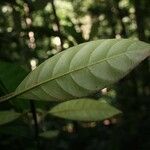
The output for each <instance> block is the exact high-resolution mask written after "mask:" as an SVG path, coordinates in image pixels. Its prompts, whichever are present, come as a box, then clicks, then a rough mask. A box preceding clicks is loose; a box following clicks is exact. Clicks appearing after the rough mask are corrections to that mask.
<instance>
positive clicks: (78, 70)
mask: <svg viewBox="0 0 150 150" xmlns="http://www.w3.org/2000/svg"><path fill="white" fill-rule="evenodd" d="M149 54H150V45H149V44H147V43H144V42H141V41H137V40H133V39H119V40H118V39H108V40H97V41H92V42H87V43H83V44H80V45H78V46H74V47H72V48H69V49H68V50H66V51H63V52H61V53H59V54H57V55H55V56H54V57H52V58H50V59H48V60H46V61H45V62H44V63H42V64H41V65H40V66H39V67H37V68H36V69H35V70H34V71H32V72H31V73H30V74H29V75H28V76H27V77H26V78H25V79H24V81H23V82H22V83H21V84H20V85H19V87H18V88H17V90H16V92H15V94H16V95H20V97H22V98H27V99H28V98H30V99H35V100H48V101H51V100H68V99H73V98H76V97H83V96H87V95H89V94H91V93H94V92H95V91H97V90H99V89H102V88H104V87H106V86H109V85H110V84H113V83H115V82H117V81H118V80H120V79H121V78H123V77H124V76H125V75H126V74H127V73H128V72H130V71H131V70H132V69H133V68H134V67H135V66H137V65H138V64H139V63H140V62H141V61H142V60H143V59H145V58H146V57H147V56H149Z"/></svg>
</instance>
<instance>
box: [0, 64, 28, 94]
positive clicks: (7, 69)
mask: <svg viewBox="0 0 150 150" xmlns="http://www.w3.org/2000/svg"><path fill="white" fill-rule="evenodd" d="M27 74H28V73H27V71H25V70H24V69H23V68H22V67H20V66H19V65H15V64H11V63H8V62H4V61H0V85H1V86H3V87H4V88H5V90H7V91H8V92H13V91H14V90H15V89H16V88H17V86H18V85H19V84H20V83H21V81H22V80H23V79H24V78H25V76H26V75H27ZM4 92H6V91H4Z"/></svg>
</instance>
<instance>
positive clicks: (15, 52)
mask: <svg viewBox="0 0 150 150" xmlns="http://www.w3.org/2000/svg"><path fill="white" fill-rule="evenodd" d="M149 8H150V2H149V1H148V0H74V1H72V0H44V1H42V0H13V1H11V0H1V1H0V65H1V64H2V63H1V62H4V61H5V62H7V63H14V64H17V67H18V66H19V65H20V66H22V68H23V69H24V70H26V71H23V72H24V73H25V74H26V72H28V71H30V70H31V69H34V68H35V67H36V66H37V65H39V64H40V63H41V62H43V61H44V60H45V59H47V58H49V57H51V56H53V55H55V54H56V53H58V52H60V51H61V50H65V49H66V48H68V47H70V46H73V45H76V44H79V43H82V42H84V41H89V40H95V39H102V38H121V37H123V38H125V37H128V38H129V37H131V38H139V39H140V40H143V41H146V42H150V30H149V29H150V23H149V22H150V16H149V14H150V9H149ZM149 64H150V63H149V60H145V61H144V62H143V63H142V64H141V65H140V66H139V67H138V68H137V69H136V70H134V71H132V73H130V74H129V75H128V76H127V77H126V78H124V79H123V80H121V81H120V82H119V83H118V84H116V85H115V86H113V87H112V88H111V89H104V90H102V91H100V92H99V93H96V94H95V95H93V96H92V97H94V98H96V99H98V98H99V97H101V96H103V97H104V99H106V101H108V102H110V103H113V104H115V105H117V106H118V107H119V108H120V109H121V110H122V111H123V115H122V116H121V117H120V118H111V119H110V120H105V121H104V122H103V123H102V122H97V123H95V122H90V123H81V122H71V121H68V120H63V119H58V118H53V117H50V116H49V117H48V116H47V117H45V110H47V109H49V108H50V107H52V106H53V105H54V104H55V103H44V102H36V108H37V121H38V125H39V132H40V133H42V132H45V131H53V130H54V131H59V134H58V135H56V136H54V137H53V135H48V136H49V137H51V138H50V139H48V136H47V139H44V138H40V137H39V138H38V139H37V138H35V137H34V125H33V118H32V114H31V113H30V107H29V104H24V102H21V103H20V102H19V103H18V101H17V100H15V101H16V103H15V102H14V103H12V102H11V101H9V102H5V103H3V104H1V105H0V106H1V107H0V109H1V110H5V109H7V110H8V109H10V110H16V111H17V112H23V114H24V115H23V116H22V119H17V120H15V121H14V122H12V123H9V124H7V125H5V126H4V125H2V126H0V147H1V149H2V150H5V149H10V147H11V149H12V150H20V149H22V150H35V149H44V150H47V149H51V150H77V149H79V150H80V149H81V150H98V149H100V150H126V149H128V150H148V149H150V102H149V99H150V88H149V75H150V73H149V71H150V69H149ZM5 67H6V68H7V71H8V72H7V75H8V76H5V75H3V74H2V73H3V71H2V69H3V68H0V69H1V72H0V73H1V74H0V95H1V96H2V95H4V94H6V93H8V92H10V91H12V89H14V88H15V87H13V86H15V85H14V84H13V86H12V85H10V86H8V87H7V86H6V85H5V84H7V85H8V84H9V83H14V81H10V80H9V79H10V78H11V79H14V78H15V77H17V78H18V76H19V77H20V78H18V80H17V82H16V86H17V84H19V82H21V78H23V77H24V76H25V74H23V72H22V74H16V76H13V73H15V69H17V68H13V69H12V67H11V66H8V67H7V66H5ZM13 67H14V66H13ZM22 68H21V69H22ZM13 70H14V71H13ZM17 70H18V71H19V70H20V69H17ZM11 71H12V75H11V74H10V75H9V72H11ZM1 77H3V78H4V77H5V78H8V80H7V79H6V82H5V83H3V84H2V83H1V82H2V81H1ZM3 81H4V80H3ZM4 85H5V86H4ZM25 103H28V101H26V102H25ZM49 134H50V132H49ZM52 134H54V133H53V132H52ZM52 137H53V138H52ZM16 143H17V144H16Z"/></svg>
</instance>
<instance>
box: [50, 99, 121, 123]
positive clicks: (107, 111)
mask: <svg viewBox="0 0 150 150" xmlns="http://www.w3.org/2000/svg"><path fill="white" fill-rule="evenodd" d="M49 113H50V114H51V115H54V116H57V117H61V118H65V119H71V120H78V121H101V120H104V119H107V118H110V117H113V116H114V115H117V114H120V113H121V111H120V110H118V109H116V108H115V107H113V106H111V105H110V104H108V103H107V102H106V101H104V100H99V101H96V100H93V99H88V98H84V99H76V100H70V101H67V102H63V103H60V104H58V105H57V106H55V107H53V108H52V109H51V110H50V111H49Z"/></svg>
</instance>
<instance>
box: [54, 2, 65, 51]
mask: <svg viewBox="0 0 150 150" xmlns="http://www.w3.org/2000/svg"><path fill="white" fill-rule="evenodd" d="M51 5H52V9H53V13H54V17H55V23H56V25H57V29H58V36H59V38H60V43H61V50H63V37H62V34H61V29H60V23H59V18H58V16H57V13H56V7H55V4H54V0H51Z"/></svg>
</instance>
